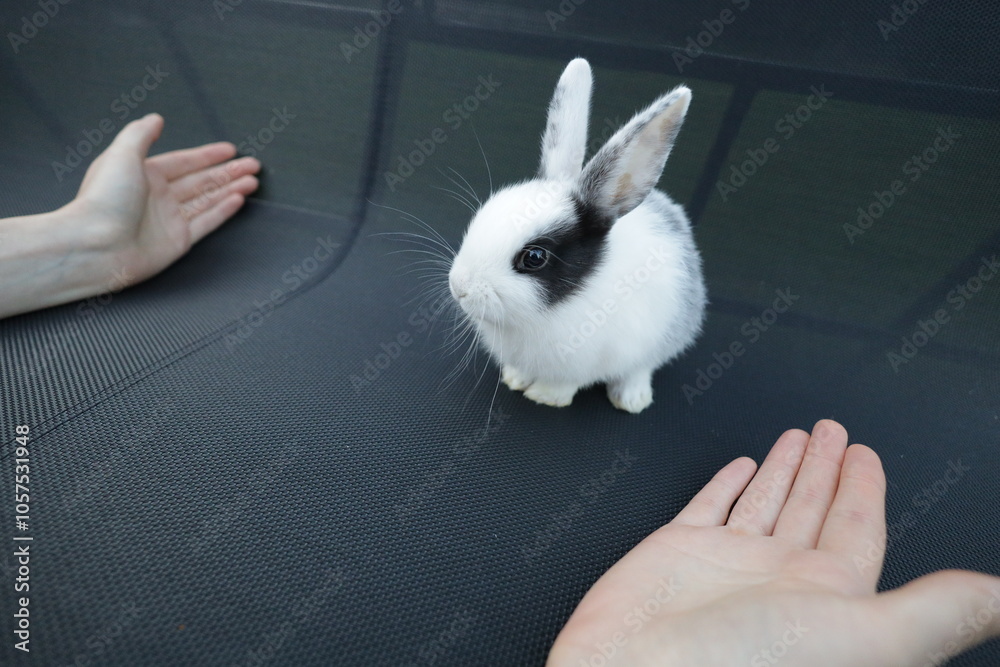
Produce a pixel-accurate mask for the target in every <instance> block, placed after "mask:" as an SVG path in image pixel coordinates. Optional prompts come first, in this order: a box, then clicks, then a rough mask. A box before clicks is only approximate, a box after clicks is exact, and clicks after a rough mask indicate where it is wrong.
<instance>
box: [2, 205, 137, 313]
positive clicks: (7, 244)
mask: <svg viewBox="0 0 1000 667" xmlns="http://www.w3.org/2000/svg"><path fill="white" fill-rule="evenodd" d="M103 236H104V232H102V231H101V230H100V229H99V228H97V227H95V226H94V224H93V223H92V221H91V219H89V218H87V217H85V216H82V215H80V214H79V210H78V208H77V207H76V206H75V205H74V204H73V203H70V204H68V205H66V206H64V207H62V208H60V209H57V210H55V211H52V212H49V213H41V214H38V215H29V216H23V217H16V218H4V219H0V319H3V318H5V317H10V316H11V315H17V314H19V313H26V312H29V311H33V310H40V309H42V308H48V307H50V306H56V305H59V304H63V303H69V302H71V301H76V300H78V299H84V298H87V297H89V296H94V295H97V294H101V293H104V292H107V291H111V290H114V289H116V284H117V283H120V282H122V277H121V276H120V275H116V273H115V270H116V269H115V262H114V261H112V260H111V259H110V255H109V253H108V252H107V251H106V249H105V248H106V247H107V245H106V242H105V239H104V238H103ZM120 288H121V285H119V286H118V287H117V289H120Z"/></svg>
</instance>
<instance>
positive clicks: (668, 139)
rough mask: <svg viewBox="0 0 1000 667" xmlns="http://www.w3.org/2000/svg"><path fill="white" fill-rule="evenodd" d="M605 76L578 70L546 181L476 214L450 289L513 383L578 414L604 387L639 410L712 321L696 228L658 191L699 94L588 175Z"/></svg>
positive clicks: (558, 107) (649, 112)
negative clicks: (594, 94)
mask: <svg viewBox="0 0 1000 667" xmlns="http://www.w3.org/2000/svg"><path fill="white" fill-rule="evenodd" d="M591 81H592V78H591V72H590V66H589V64H588V63H587V61H585V60H583V59H580V58H577V59H576V60H573V61H572V62H570V64H569V65H568V66H567V67H566V70H565V71H564V72H563V75H562V77H561V78H560V80H559V84H558V85H557V87H556V91H555V93H554V95H553V98H552V102H551V104H550V106H549V118H548V123H547V127H546V131H545V135H544V137H543V141H542V162H541V167H540V170H539V175H538V177H537V178H536V179H534V180H531V181H527V182H524V183H520V184H517V185H512V186H509V187H507V188H504V189H502V190H500V191H499V192H497V193H495V194H494V195H493V196H492V197H491V198H490V199H489V200H488V201H487V202H486V203H485V204H484V205H483V206H482V207H481V208H480V209H479V210H478V211H477V212H476V214H475V215H474V217H473V219H472V221H471V223H470V224H469V227H468V229H467V230H466V234H465V238H464V239H463V241H462V246H461V248H460V249H459V252H458V253H457V254H456V256H455V258H454V260H453V263H452V267H451V270H450V272H449V286H450V289H451V293H452V295H453V297H454V298H455V300H456V301H457V302H458V304H459V306H460V307H461V308H462V310H463V311H464V313H465V315H466V316H467V317H468V318H469V320H471V322H472V324H473V326H475V327H476V330H477V331H478V333H479V339H480V342H481V344H482V345H483V346H484V347H485V348H486V350H487V351H488V352H489V354H490V355H491V356H492V357H493V359H494V360H495V361H496V362H497V363H498V364H499V365H500V366H501V368H502V371H501V372H502V378H503V381H504V383H505V384H507V386H509V387H510V388H511V389H514V390H518V391H524V394H525V396H527V397H528V398H530V399H532V400H534V401H536V402H539V403H544V404H546V405H553V406H565V405H569V404H570V403H571V402H572V400H573V396H574V395H575V394H576V392H577V391H578V390H579V389H581V388H584V387H587V386H589V385H592V384H595V383H598V382H603V383H606V384H607V392H608V397H609V398H610V400H611V402H612V403H613V404H614V405H615V406H616V407H618V408H620V409H622V410H626V411H628V412H633V413H636V412H641V411H642V410H643V409H645V408H646V407H648V406H649V405H650V404H651V403H652V397H653V391H652V374H653V372H654V371H655V370H656V369H657V368H659V367H660V366H662V365H664V364H665V363H667V362H668V361H670V360H671V359H673V358H674V357H676V356H677V355H678V354H680V353H681V352H683V351H684V350H685V349H686V348H687V347H689V346H690V345H691V344H692V342H693V341H694V340H695V338H696V337H697V336H698V333H699V332H700V330H701V325H702V321H703V319H704V313H705V306H706V292H705V286H704V281H703V279H702V273H701V258H700V256H699V255H698V251H697V248H696V247H695V243H694V238H693V235H692V232H691V225H690V223H689V221H688V218H687V216H686V215H685V213H684V211H683V209H682V208H681V207H680V206H679V205H678V204H676V203H675V202H673V201H672V200H671V199H670V198H669V197H668V196H667V195H665V194H664V193H662V192H660V191H658V190H655V189H653V186H654V185H655V184H656V181H657V180H659V177H660V174H661V173H662V171H663V166H664V164H665V162H666V158H667V155H668V154H669V152H670V148H671V147H672V145H673V141H674V139H675V138H676V135H677V132H678V130H679V129H680V125H681V123H682V122H683V118H684V115H685V113H686V112H687V107H688V104H689V102H690V97H691V94H690V90H688V89H687V88H685V87H683V86H681V87H679V88H676V89H675V90H673V91H671V92H669V93H667V94H665V95H663V96H662V97H660V98H658V99H657V100H656V101H655V102H653V104H652V105H650V106H649V107H648V108H646V109H645V110H643V111H640V112H639V113H638V114H636V116H635V117H634V118H633V119H632V120H631V121H629V123H626V124H625V125H624V126H623V127H622V128H621V129H620V130H619V131H618V132H617V133H616V134H615V135H614V136H612V137H611V138H610V139H609V140H608V142H607V143H606V144H605V146H604V147H603V148H602V149H601V150H599V151H598V152H597V154H595V156H594V157H593V158H592V159H591V161H590V162H589V163H588V164H587V165H586V167H584V165H583V158H584V152H585V147H586V139H587V122H588V116H589V105H590V90H591ZM540 262H541V266H539V267H538V268H536V265H537V264H539V263H540Z"/></svg>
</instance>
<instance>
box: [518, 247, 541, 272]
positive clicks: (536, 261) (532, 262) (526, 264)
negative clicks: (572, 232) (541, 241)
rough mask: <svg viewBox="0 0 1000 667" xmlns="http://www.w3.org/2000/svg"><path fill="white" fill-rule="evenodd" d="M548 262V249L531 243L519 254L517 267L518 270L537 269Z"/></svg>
mask: <svg viewBox="0 0 1000 667" xmlns="http://www.w3.org/2000/svg"><path fill="white" fill-rule="evenodd" d="M548 263H549V251H548V250H546V249H545V248H539V247H538V246H536V245H529V246H527V247H526V248H524V249H523V250H521V252H520V254H518V256H517V262H515V267H516V268H517V270H518V271H537V270H538V269H540V268H542V267H543V266H545V265H546V264H548Z"/></svg>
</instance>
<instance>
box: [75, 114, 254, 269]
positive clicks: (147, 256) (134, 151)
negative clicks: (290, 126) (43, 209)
mask: <svg viewBox="0 0 1000 667" xmlns="http://www.w3.org/2000/svg"><path fill="white" fill-rule="evenodd" d="M162 131H163V118H162V117H161V116H159V115H158V114H150V115H148V116H146V117H144V118H142V119H140V120H137V121H133V122H131V123H129V124H128V125H126V126H125V127H124V128H123V129H122V131H121V132H119V133H118V136H116V137H115V139H114V141H113V142H112V143H111V145H110V146H108V148H107V150H105V151H104V152H103V153H102V154H101V155H100V156H99V157H98V158H97V159H96V160H94V162H93V163H92V164H91V165H90V168H89V169H88V170H87V174H86V176H85V177H84V179H83V183H82V184H81V185H80V191H79V193H78V194H77V197H76V199H75V200H74V202H73V206H75V207H76V212H77V214H78V216H79V217H80V218H82V220H79V221H78V224H91V225H93V228H94V230H95V234H94V237H93V238H94V239H95V243H98V244H101V245H102V246H104V247H105V249H107V250H109V251H110V252H111V253H112V254H113V256H114V262H115V263H116V264H118V265H119V266H118V267H117V269H116V270H117V271H120V272H121V273H122V274H124V275H125V276H127V278H128V280H129V282H137V281H140V280H144V279H146V278H148V277H150V276H152V275H154V274H156V273H158V272H159V271H161V270H163V269H164V268H166V267H167V266H169V265H170V264H171V263H173V262H174V261H176V260H177V259H178V258H179V257H180V256H181V255H183V254H184V253H186V252H187V251H188V250H189V249H190V248H191V246H192V245H193V244H194V243H197V242H198V241H199V240H201V239H202V238H204V237H205V236H206V235H207V234H209V233H210V232H212V231H213V230H215V229H216V228H217V227H218V226H219V225H221V224H222V223H223V222H225V221H226V220H227V219H228V218H229V217H231V216H232V215H233V214H234V213H235V212H236V211H237V210H239V208H240V207H241V206H242V205H243V202H244V198H245V197H246V196H247V195H249V194H250V193H251V192H253V191H254V190H256V189H257V179H256V178H255V177H254V176H253V174H255V173H256V172H258V171H259V170H260V163H259V162H258V161H257V160H255V159H253V158H240V159H237V160H231V158H232V157H233V156H234V155H235V154H236V148H235V147H234V146H233V145H232V144H230V143H225V142H222V143H215V144H206V145H204V146H200V147H198V148H191V149H186V150H180V151H172V152H169V153H163V154H161V155H157V156H155V157H151V158H150V157H146V155H147V153H148V152H149V149H150V147H151V146H152V144H153V143H154V142H155V141H156V140H157V139H158V138H159V136H160V133H161V132H162ZM223 162H225V164H222V163H223Z"/></svg>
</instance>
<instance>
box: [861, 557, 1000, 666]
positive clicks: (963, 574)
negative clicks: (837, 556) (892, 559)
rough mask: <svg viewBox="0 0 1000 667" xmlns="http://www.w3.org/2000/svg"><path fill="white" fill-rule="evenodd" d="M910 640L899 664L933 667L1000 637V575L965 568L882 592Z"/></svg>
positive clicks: (892, 615)
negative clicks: (993, 575) (965, 569)
mask: <svg viewBox="0 0 1000 667" xmlns="http://www.w3.org/2000/svg"><path fill="white" fill-rule="evenodd" d="M878 600H879V603H880V604H882V605H884V611H885V617H886V618H887V619H892V620H891V621H890V622H891V623H893V624H894V625H896V627H897V628H898V630H899V632H898V634H897V636H898V637H899V638H900V639H901V640H903V641H904V642H905V644H906V645H905V646H899V647H898V648H899V651H900V653H901V655H902V658H903V662H901V663H899V664H907V665H910V664H912V665H915V666H918V667H925V666H927V667H934V666H936V665H941V664H943V663H944V662H946V661H947V660H948V659H949V658H951V657H952V656H955V655H958V654H959V653H961V652H963V651H966V650H968V649H970V648H972V647H974V646H977V645H979V644H981V643H983V642H985V641H987V640H988V639H990V638H993V637H1000V578H997V577H991V576H989V575H985V574H980V573H978V572H968V571H963V570H945V571H942V572H935V573H933V574H929V575H926V576H924V577H920V578H919V579H916V580H915V581H911V582H910V583H908V584H906V585H905V586H903V587H902V588H898V589H896V590H894V591H891V592H889V593H884V594H882V595H880V596H878Z"/></svg>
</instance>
